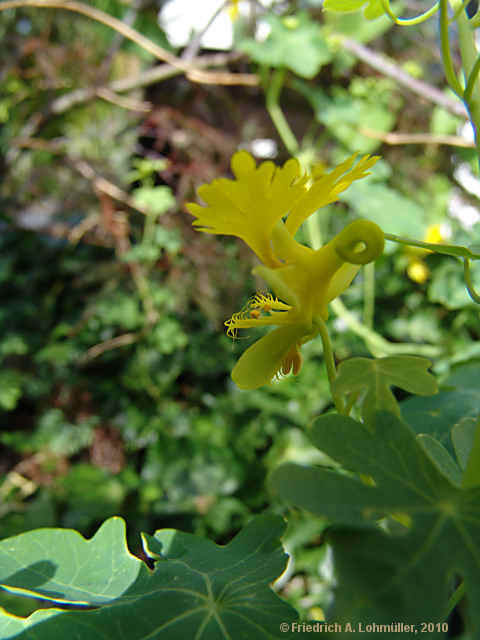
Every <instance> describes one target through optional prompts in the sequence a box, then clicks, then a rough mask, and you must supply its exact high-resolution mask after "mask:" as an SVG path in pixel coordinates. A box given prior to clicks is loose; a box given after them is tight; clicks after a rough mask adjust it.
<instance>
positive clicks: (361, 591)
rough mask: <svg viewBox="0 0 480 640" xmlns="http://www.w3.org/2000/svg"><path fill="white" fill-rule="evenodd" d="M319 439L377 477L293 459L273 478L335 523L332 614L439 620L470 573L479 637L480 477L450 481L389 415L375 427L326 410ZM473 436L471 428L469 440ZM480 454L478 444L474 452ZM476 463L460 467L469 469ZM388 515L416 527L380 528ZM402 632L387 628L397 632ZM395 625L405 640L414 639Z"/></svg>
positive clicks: (287, 494) (316, 432) (349, 465)
mask: <svg viewBox="0 0 480 640" xmlns="http://www.w3.org/2000/svg"><path fill="white" fill-rule="evenodd" d="M478 428H479V427H477V429H478ZM311 438H312V440H313V442H314V444H315V445H316V446H317V447H318V448H319V449H321V450H322V451H324V452H325V453H327V454H328V455H329V456H330V457H332V458H333V459H334V460H337V461H338V462H340V463H341V464H342V466H343V467H344V468H345V469H347V470H349V471H354V472H358V473H361V474H365V475H367V476H370V477H371V478H373V481H374V482H373V483H370V484H365V483H362V481H361V480H360V479H357V477H354V476H351V475H345V474H344V473H339V472H337V471H332V470H327V469H322V468H319V467H316V468H314V467H301V466H299V465H294V464H287V465H284V466H282V467H280V468H279V469H277V470H276V471H275V472H274V473H273V475H272V477H271V479H270V482H271V485H272V487H273V488H274V489H275V490H276V491H277V492H278V493H280V494H281V496H283V497H284V498H285V499H286V500H288V501H289V502H291V503H293V504H294V505H296V506H299V507H303V508H305V509H308V510H309V511H311V512H313V513H315V514H319V515H322V516H327V517H328V518H329V519H331V521H332V522H333V523H334V524H335V527H334V528H333V529H332V530H331V532H330V535H329V540H330V542H331V544H332V546H333V550H334V557H335V566H336V569H337V581H338V588H337V593H336V599H335V612H334V619H335V620H338V621H340V622H347V621H348V622H362V623H363V624H365V623H367V622H368V623H377V624H391V623H392V622H394V621H402V622H404V623H415V624H419V623H421V622H422V621H430V622H441V621H442V620H444V616H445V615H446V612H447V603H448V598H449V590H451V588H452V587H453V586H454V581H455V580H458V579H463V580H464V581H465V589H466V593H467V598H468V601H469V602H470V603H472V604H473V606H472V608H471V611H470V614H471V622H472V626H473V630H474V633H476V634H477V635H478V634H479V633H480V609H479V608H478V607H477V606H475V603H478V602H480V487H479V486H478V478H475V479H474V482H473V483H472V484H475V482H476V484H477V486H471V487H470V488H467V487H466V484H468V483H464V487H463V488H461V487H460V486H459V485H458V484H455V483H453V482H451V481H450V480H449V478H448V476H447V474H445V473H442V471H441V470H440V469H439V467H438V466H437V464H436V463H435V461H434V460H432V458H431V456H429V455H427V453H426V451H425V448H424V446H423V445H422V444H421V443H420V442H419V439H418V438H417V437H416V436H415V433H414V432H413V430H412V429H411V428H410V427H409V425H407V424H406V423H405V422H403V421H402V420H400V419H399V418H398V417H397V416H395V415H393V414H391V413H387V412H380V413H377V414H376V416H375V432H374V433H371V432H368V431H367V430H366V429H365V427H364V426H363V425H362V424H361V423H359V422H356V421H354V420H352V419H351V418H347V417H344V416H339V415H327V416H323V417H321V418H319V419H318V420H317V421H316V423H315V425H314V427H313V429H312V433H311ZM468 439H470V440H471V433H470V436H467V437H465V438H463V440H464V441H465V440H468ZM462 455H463V454H462ZM474 455H475V447H472V450H471V452H470V458H471V457H472V456H474ZM469 462H470V460H469V461H468V462H467V464H466V465H465V461H463V463H462V464H461V465H460V466H461V467H462V468H465V466H466V468H468V466H469ZM464 477H466V471H465V472H464ZM388 515H393V516H394V517H396V518H397V519H398V520H400V521H401V522H403V523H405V524H406V525H408V526H406V527H405V529H404V532H403V533H402V534H396V535H393V534H388V533H386V532H385V531H383V530H381V529H380V528H378V526H377V524H376V523H377V521H378V518H380V517H384V516H388ZM394 631H395V630H393V631H392V629H390V631H389V633H385V634H383V635H384V636H385V637H387V635H388V637H389V638H390V637H392V634H393V637H396V635H395V633H394ZM397 631H398V637H400V636H402V637H410V636H406V635H405V632H404V631H403V632H400V630H398V629H397ZM402 634H403V635H402ZM443 636H445V634H443V635H442V632H438V629H437V628H435V633H432V634H431V636H429V635H428V634H427V633H425V634H422V637H435V638H440V637H443ZM375 637H382V634H381V633H378V634H376V635H375ZM412 637H413V636H412ZM475 637H477V636H475Z"/></svg>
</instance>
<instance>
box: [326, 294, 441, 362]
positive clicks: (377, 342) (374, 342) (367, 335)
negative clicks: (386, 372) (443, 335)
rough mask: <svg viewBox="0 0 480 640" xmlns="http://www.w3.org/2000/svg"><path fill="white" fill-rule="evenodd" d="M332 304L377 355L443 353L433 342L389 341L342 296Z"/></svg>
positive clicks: (429, 354) (432, 355)
mask: <svg viewBox="0 0 480 640" xmlns="http://www.w3.org/2000/svg"><path fill="white" fill-rule="evenodd" d="M330 306H331V308H332V309H333V311H334V312H335V314H336V315H337V316H339V317H340V318H342V320H344V321H345V323H346V324H347V326H348V328H349V329H350V330H351V331H353V332H354V333H356V334H357V336H360V337H361V338H363V340H364V341H365V344H366V345H367V347H368V348H369V350H370V352H371V353H372V354H373V355H374V356H375V357H382V356H389V355H394V354H396V353H413V354H416V355H421V356H425V357H427V358H435V357H437V356H439V355H441V353H442V349H441V348H440V347H436V346H434V345H431V344H415V343H410V342H395V343H392V342H389V341H388V340H386V339H385V338H384V337H383V336H381V335H380V334H379V333H377V332H376V331H374V330H373V329H369V328H368V327H366V326H365V325H364V324H363V323H362V322H360V320H357V318H356V317H355V316H354V315H353V313H351V312H350V311H349V310H348V309H347V308H346V306H345V305H344V304H343V302H342V301H341V300H340V298H336V299H335V300H332V301H331V302H330Z"/></svg>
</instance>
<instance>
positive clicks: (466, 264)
mask: <svg viewBox="0 0 480 640" xmlns="http://www.w3.org/2000/svg"><path fill="white" fill-rule="evenodd" d="M463 275H464V277H465V286H466V287H467V291H468V295H469V296H470V298H471V299H472V300H473V301H474V302H476V303H477V304H480V295H479V294H478V293H477V292H476V291H475V288H474V286H473V282H472V272H471V271H470V260H469V259H468V258H464V259H463Z"/></svg>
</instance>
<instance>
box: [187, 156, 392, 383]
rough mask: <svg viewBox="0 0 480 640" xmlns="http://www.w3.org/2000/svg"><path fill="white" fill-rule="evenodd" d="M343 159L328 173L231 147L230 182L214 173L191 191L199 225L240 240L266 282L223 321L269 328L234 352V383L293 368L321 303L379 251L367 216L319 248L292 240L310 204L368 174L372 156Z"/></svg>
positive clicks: (319, 317)
mask: <svg viewBox="0 0 480 640" xmlns="http://www.w3.org/2000/svg"><path fill="white" fill-rule="evenodd" d="M355 158H356V156H355V155H354V156H352V157H350V158H348V159H347V160H346V161H345V162H343V163H342V164H340V165H339V166H338V167H336V168H335V169H334V170H333V171H331V172H330V173H326V172H325V171H324V170H323V169H322V168H321V167H315V168H314V169H313V170H312V172H311V174H308V173H305V172H303V171H302V169H301V167H300V163H299V162H298V160H296V159H294V158H292V159H290V160H288V161H287V162H286V163H285V164H284V165H283V167H276V166H275V165H274V164H273V163H272V162H263V163H261V164H260V165H259V166H258V167H256V164H255V161H254V159H253V158H252V156H251V155H250V154H249V153H248V152H246V151H239V152H237V153H235V154H234V155H233V157H232V161H231V166H232V171H233V174H234V176H235V180H230V179H227V178H219V179H216V180H213V181H212V182H211V183H210V184H206V185H202V186H201V187H200V188H199V189H198V195H199V197H200V198H201V199H202V200H203V201H204V202H205V205H206V206H202V205H198V204H196V203H188V204H187V209H188V211H190V213H191V214H193V215H194V216H195V217H196V220H195V221H194V222H193V224H194V226H195V227H197V228H198V230H199V231H203V232H205V233H213V234H223V235H233V236H237V237H239V238H241V239H242V240H243V241H244V242H245V243H246V244H247V245H248V246H249V247H250V248H251V249H252V251H254V253H255V254H256V255H257V257H258V258H259V259H260V261H261V262H262V264H261V265H260V266H257V267H255V268H254V269H253V273H254V274H255V275H258V276H260V277H262V278H263V279H264V280H265V281H266V282H267V283H268V285H269V286H270V288H271V289H272V291H273V292H274V294H275V296H273V295H271V294H265V295H263V294H256V295H255V296H253V298H251V300H249V302H248V303H247V305H246V306H245V307H244V308H243V309H242V310H241V311H240V312H238V313H235V314H233V316H232V317H231V318H230V319H229V320H227V321H226V322H225V325H226V327H227V333H228V335H230V336H232V337H235V336H236V335H237V332H238V329H244V328H249V327H257V326H258V327H259V326H273V327H277V328H275V329H274V330H273V331H270V332H269V333H267V334H266V335H265V336H263V337H262V338H260V339H259V340H257V341H256V342H255V343H254V344H252V345H251V346H250V347H249V348H248V349H247V350H246V351H245V352H244V353H243V355H242V356H241V357H240V359H239V360H238V362H237V364H236V365H235V367H234V369H233V371H232V378H233V380H234V381H235V383H236V384H237V386H239V387H240V388H241V389H256V388H258V387H261V386H263V385H265V384H268V383H270V382H271V381H272V379H273V378H275V377H276V376H280V375H286V374H288V373H290V372H291V371H292V372H293V373H294V374H297V373H298V372H299V370H300V368H301V363H302V358H301V355H300V347H301V345H302V344H304V343H305V342H307V341H309V340H311V339H312V338H314V337H315V336H316V335H318V333H319V332H320V329H321V326H322V324H323V323H324V322H325V320H326V319H327V317H328V309H327V305H328V303H329V302H330V301H331V300H333V299H334V298H336V297H337V296H338V295H340V294H341V293H342V292H343V291H345V289H346V288H347V287H348V286H349V285H350V283H351V282H352V280H353V278H354V277H355V275H356V274H357V272H358V270H359V269H360V266H361V265H362V264H367V263H368V262H371V261H372V260H375V259H376V258H377V257H378V256H379V255H380V254H381V253H382V251H383V246H384V237H383V232H382V230H381V229H380V228H379V227H378V226H377V225H376V224H375V223H373V222H370V221H368V220H357V221H355V222H352V223H351V224H349V225H348V226H347V227H346V228H345V229H343V230H342V231H341V232H340V233H339V234H338V235H337V236H336V237H335V238H333V239H332V240H331V241H330V242H329V243H328V244H326V245H325V246H323V247H321V248H320V249H317V250H313V249H311V248H310V247H307V246H305V245H302V244H300V243H299V242H297V241H296V240H295V238H294V235H295V233H296V232H297V230H298V229H299V227H300V225H301V224H302V223H303V222H304V221H305V220H306V219H307V218H308V217H309V216H310V215H311V214H312V213H314V212H315V211H316V210H317V209H319V208H320V207H323V206H325V205H326V204H329V203H331V202H334V201H335V200H337V199H338V195H339V194H340V193H341V192H342V191H344V190H345V189H347V188H348V186H349V185H350V184H351V183H352V182H353V181H355V180H358V179H360V178H363V177H365V176H366V175H368V169H369V168H370V167H371V166H372V165H373V164H374V163H375V162H376V160H377V158H375V157H369V156H364V157H363V158H361V159H360V160H359V161H358V162H357V163H356V164H355V165H354V162H355Z"/></svg>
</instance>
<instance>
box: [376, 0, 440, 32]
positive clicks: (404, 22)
mask: <svg viewBox="0 0 480 640" xmlns="http://www.w3.org/2000/svg"><path fill="white" fill-rule="evenodd" d="M381 2H382V7H383V10H384V11H385V13H386V14H387V15H388V17H389V18H390V19H391V20H392V21H393V22H395V24H398V25H401V26H404V27H408V26H412V25H414V24H420V23H422V22H425V20H428V19H429V18H431V17H432V16H433V15H435V14H436V13H437V11H438V6H439V3H438V2H436V3H435V4H434V5H433V6H431V7H430V9H427V10H426V11H424V12H423V13H421V14H419V15H418V16H415V17H413V18H397V16H396V15H395V14H394V13H393V11H392V8H391V7H390V2H389V0H381Z"/></svg>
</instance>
